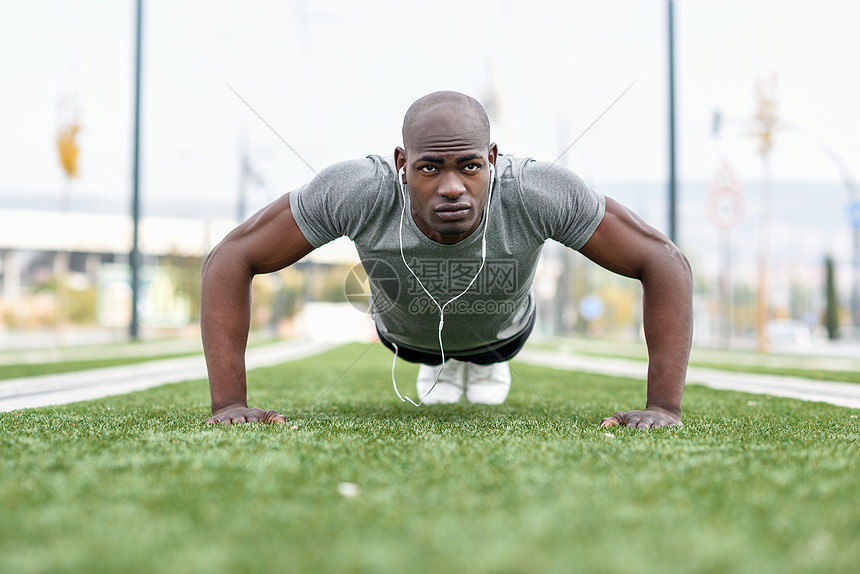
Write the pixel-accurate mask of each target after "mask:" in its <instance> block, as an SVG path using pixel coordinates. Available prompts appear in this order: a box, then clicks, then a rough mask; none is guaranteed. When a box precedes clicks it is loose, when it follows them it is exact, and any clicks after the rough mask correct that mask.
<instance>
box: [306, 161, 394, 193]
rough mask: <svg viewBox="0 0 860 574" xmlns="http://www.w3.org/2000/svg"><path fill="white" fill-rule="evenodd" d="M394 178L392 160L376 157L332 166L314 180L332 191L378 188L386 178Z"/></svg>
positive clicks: (342, 162)
mask: <svg viewBox="0 0 860 574" xmlns="http://www.w3.org/2000/svg"><path fill="white" fill-rule="evenodd" d="M393 177H394V160H393V158H387V157H383V156H378V155H369V156H367V157H364V158H360V159H350V160H346V161H340V162H337V163H335V164H332V165H330V166H328V167H327V168H325V169H324V170H322V171H320V172H319V173H318V174H317V177H316V178H315V179H319V180H321V181H319V182H318V183H322V184H324V185H325V184H328V187H331V188H333V189H340V188H352V189H355V188H361V189H367V188H369V187H374V184H376V187H378V186H379V185H380V184H382V182H383V181H384V180H385V179H386V178H393Z"/></svg>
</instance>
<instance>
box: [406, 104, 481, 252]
mask: <svg viewBox="0 0 860 574" xmlns="http://www.w3.org/2000/svg"><path fill="white" fill-rule="evenodd" d="M406 146H407V148H406V149H405V150H404V149H403V148H401V147H398V148H396V149H395V150H394V159H395V163H396V165H397V169H398V170H399V169H400V168H405V169H406V175H405V182H406V183H407V184H408V185H409V199H410V201H411V203H412V219H413V220H414V221H415V224H416V225H417V226H418V228H419V229H420V230H421V231H422V232H423V233H424V235H426V236H427V237H429V238H430V239H432V240H434V241H438V242H439V243H456V242H458V241H460V240H462V239H465V238H466V237H468V236H469V235H470V234H471V233H472V232H473V231H475V229H477V228H478V226H479V225H480V223H481V217H482V214H483V211H484V207H485V206H486V204H487V196H488V188H489V184H490V164H491V163H492V164H495V162H496V154H497V147H496V145H495V144H490V145H488V144H487V140H486V132H485V131H484V130H483V129H482V128H481V126H480V124H479V123H478V122H477V120H475V119H474V118H473V117H472V115H471V113H470V112H469V110H468V109H463V108H454V109H452V108H450V107H447V108H446V107H443V106H438V107H437V108H435V109H433V110H430V111H427V112H426V113H424V114H423V115H422V116H421V117H420V118H419V119H417V120H415V121H414V122H413V124H412V126H411V128H410V137H409V141H408V142H406Z"/></svg>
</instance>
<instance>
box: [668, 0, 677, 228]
mask: <svg viewBox="0 0 860 574" xmlns="http://www.w3.org/2000/svg"><path fill="white" fill-rule="evenodd" d="M666 4H667V8H668V20H669V21H668V34H669V222H668V227H669V239H671V240H672V242H674V243H677V242H678V221H677V209H676V202H677V187H676V186H677V184H676V169H675V15H674V2H673V1H672V0H667V3H666Z"/></svg>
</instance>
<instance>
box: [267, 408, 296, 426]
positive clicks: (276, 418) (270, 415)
mask: <svg viewBox="0 0 860 574" xmlns="http://www.w3.org/2000/svg"><path fill="white" fill-rule="evenodd" d="M264 420H265V421H266V422H270V423H274V424H283V423H285V422H287V421H288V420H290V419H288V418H287V415H282V414H281V413H279V412H278V411H266V418H265V419H264Z"/></svg>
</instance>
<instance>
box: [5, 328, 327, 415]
mask: <svg viewBox="0 0 860 574" xmlns="http://www.w3.org/2000/svg"><path fill="white" fill-rule="evenodd" d="M334 346H335V345H333V344H330V343H311V342H293V341H289V342H279V343H275V344H272V345H265V346H262V347H256V348H253V349H249V350H248V351H247V353H246V355H245V364H246V367H247V368H248V369H249V370H250V369H256V368H259V367H267V366H270V365H276V364H278V363H283V362H286V361H293V360H296V359H302V358H305V357H309V356H311V355H315V354H318V353H322V352H323V351H326V350H328V349H330V348H332V347H334ZM206 377H207V373H206V363H205V362H204V360H203V356H202V355H195V356H192V357H179V358H175V359H164V360H159V361H148V362H144V363H137V364H133V365H123V366H119V367H106V368H101V369H91V370H87V371H75V372H71V373H60V374H55V375H42V376H38V377H24V378H20V379H9V380H6V381H0V412H8V411H14V410H17V409H26V408H34V407H46V406H51V405H62V404H66V403H74V402H78V401H89V400H92V399H99V398H102V397H108V396H113V395H123V394H126V393H130V392H133V391H140V390H143V389H148V388H151V387H156V386H159V385H165V384H168V383H178V382H181V381H189V380H194V379H205V378H206Z"/></svg>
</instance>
